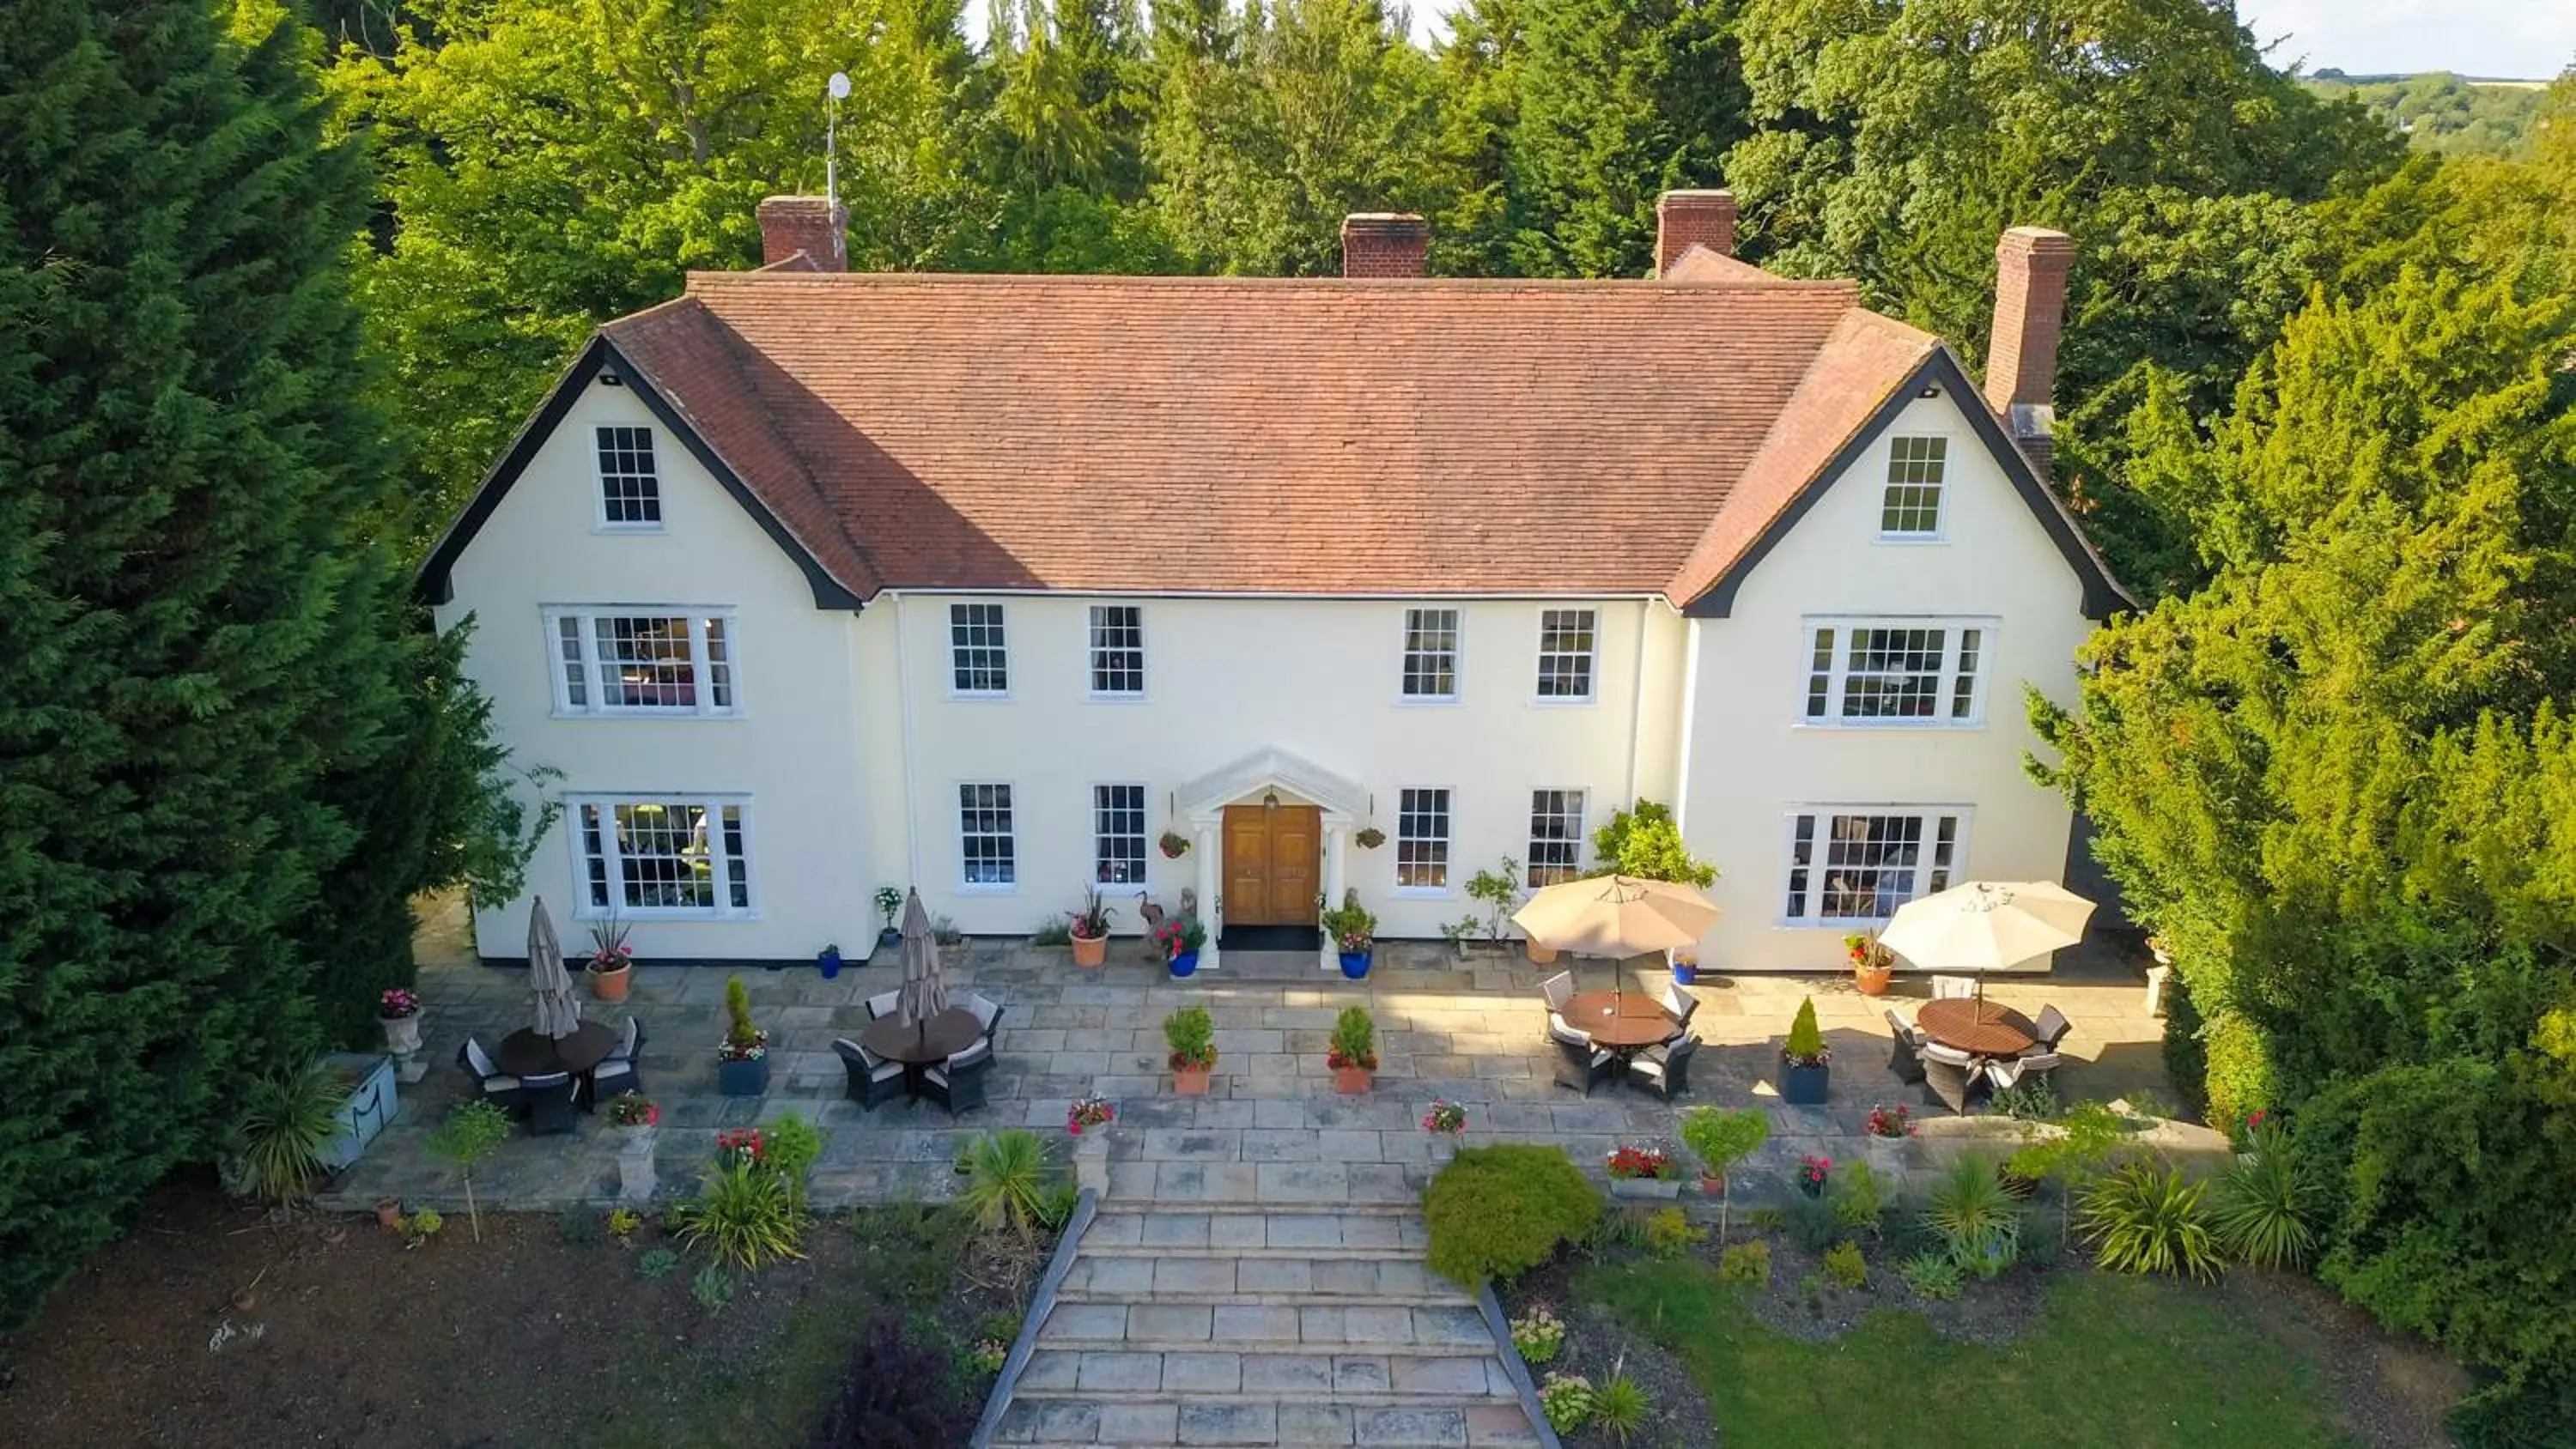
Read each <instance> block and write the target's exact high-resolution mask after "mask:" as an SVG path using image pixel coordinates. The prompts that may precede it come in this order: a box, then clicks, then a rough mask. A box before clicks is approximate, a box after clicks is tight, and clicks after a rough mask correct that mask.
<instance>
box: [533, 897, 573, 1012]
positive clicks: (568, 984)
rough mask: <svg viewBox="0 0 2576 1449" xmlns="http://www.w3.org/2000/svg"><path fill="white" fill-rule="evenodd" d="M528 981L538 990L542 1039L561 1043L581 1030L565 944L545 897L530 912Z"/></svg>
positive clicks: (538, 900)
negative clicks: (567, 969)
mask: <svg viewBox="0 0 2576 1449" xmlns="http://www.w3.org/2000/svg"><path fill="white" fill-rule="evenodd" d="M528 980H529V983H530V984H531V985H533V986H534V987H535V988H536V997H537V1034H538V1035H539V1036H548V1037H553V1038H554V1039H555V1040H557V1041H561V1040H563V1039H564V1038H565V1037H568V1036H570V1035H572V1034H573V1033H574V1032H575V1031H578V1030H580V1028H581V999H580V998H579V997H576V996H574V995H573V994H572V974H571V973H570V972H568V971H566V970H564V958H563V943H562V942H560V941H558V940H556V939H555V923H554V922H553V920H551V919H550V918H548V917H547V915H546V898H545V897H543V896H539V897H537V901H536V904H535V905H534V906H533V907H531V908H530V909H529V911H528Z"/></svg>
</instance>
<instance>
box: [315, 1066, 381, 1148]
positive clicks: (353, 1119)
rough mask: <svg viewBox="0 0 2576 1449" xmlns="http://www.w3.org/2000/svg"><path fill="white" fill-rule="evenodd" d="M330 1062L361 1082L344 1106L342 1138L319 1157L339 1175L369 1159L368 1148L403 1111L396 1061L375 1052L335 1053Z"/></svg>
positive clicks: (331, 1144)
mask: <svg viewBox="0 0 2576 1449" xmlns="http://www.w3.org/2000/svg"><path fill="white" fill-rule="evenodd" d="M327 1060H328V1061H329V1062H330V1064H331V1065H332V1066H334V1067H338V1068H341V1069H343V1070H345V1071H348V1072H350V1073H352V1074H354V1075H355V1076H356V1077H357V1079H358V1084H357V1085H356V1086H354V1087H352V1088H350V1089H349V1100H347V1101H345V1102H343V1103H341V1104H340V1110H339V1112H338V1114H337V1116H338V1119H339V1123H340V1132H339V1135H338V1136H336V1137H333V1138H332V1139H331V1140H330V1141H329V1142H327V1143H325V1144H323V1147H322V1151H321V1152H320V1153H319V1154H317V1155H318V1156H320V1158H321V1159H322V1165H323V1166H325V1167H328V1168H331V1169H332V1170H334V1171H337V1170H339V1169H340V1168H343V1167H346V1166H348V1165H349V1164H350V1163H353V1162H355V1161H357V1160H358V1159H359V1158H360V1157H361V1156H364V1155H365V1153H366V1150H367V1144H368V1143H370V1142H373V1141H375V1140H376V1134H377V1133H379V1132H382V1131H384V1130H385V1124H386V1123H388V1122H391V1121H392V1120H394V1114H395V1113H397V1112H400V1111H401V1110H402V1102H401V1099H400V1096H399V1094H398V1093H397V1091H396V1090H395V1084H394V1059H393V1058H392V1057H387V1056H378V1055H376V1054H375V1053H373V1052H334V1053H333V1054H332V1055H331V1056H330V1057H329V1058H327Z"/></svg>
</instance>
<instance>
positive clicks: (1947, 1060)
mask: <svg viewBox="0 0 2576 1449" xmlns="http://www.w3.org/2000/svg"><path fill="white" fill-rule="evenodd" d="M1922 1057H1923V1059H1924V1060H1925V1061H1927V1062H1941V1063H1943V1064H1945V1065H1948V1066H1953V1067H1964V1066H1967V1065H1969V1064H1971V1063H1973V1062H1975V1061H1976V1058H1975V1057H1973V1056H1970V1055H1969V1054H1967V1053H1966V1052H1963V1051H1961V1050H1959V1049H1958V1048H1957V1047H1953V1046H1943V1045H1942V1044H1941V1043H1939V1042H1937V1041H1927V1042H1925V1043H1924V1044H1923V1049H1922Z"/></svg>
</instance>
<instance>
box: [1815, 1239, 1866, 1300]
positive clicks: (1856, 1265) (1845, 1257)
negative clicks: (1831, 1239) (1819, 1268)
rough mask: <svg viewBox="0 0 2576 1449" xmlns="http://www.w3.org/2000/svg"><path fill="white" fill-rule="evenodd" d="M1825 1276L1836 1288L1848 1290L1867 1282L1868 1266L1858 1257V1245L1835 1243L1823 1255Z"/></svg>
mask: <svg viewBox="0 0 2576 1449" xmlns="http://www.w3.org/2000/svg"><path fill="white" fill-rule="evenodd" d="M1825 1276H1826V1277H1828V1278H1831V1279H1832V1280H1833V1282H1834V1286H1835V1287H1837V1288H1841V1289H1845V1290H1850V1289H1853V1288H1858V1287H1860V1286H1861V1285H1862V1284H1864V1283H1867V1282H1868V1281H1869V1264H1868V1263H1867V1262H1866V1261H1864V1260H1863V1259H1862V1257H1861V1255H1860V1244H1858V1243H1836V1244H1834V1246H1833V1248H1832V1250H1831V1251H1829V1252H1827V1253H1826V1254H1825Z"/></svg>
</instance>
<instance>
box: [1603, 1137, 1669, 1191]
mask: <svg viewBox="0 0 2576 1449" xmlns="http://www.w3.org/2000/svg"><path fill="white" fill-rule="evenodd" d="M1604 1161H1605V1165H1607V1166H1608V1168H1609V1169H1610V1195H1611V1196H1612V1197H1679V1196H1681V1192H1682V1170H1681V1167H1680V1165H1679V1164H1677V1163H1675V1162H1674V1161H1673V1155H1672V1154H1671V1153H1669V1152H1666V1151H1665V1150H1663V1149H1662V1148H1660V1147H1614V1148H1612V1149H1611V1150H1610V1155H1609V1156H1608V1157H1607V1158H1606V1159H1604Z"/></svg>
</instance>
